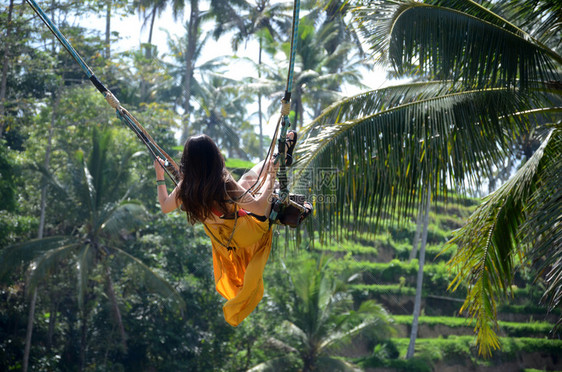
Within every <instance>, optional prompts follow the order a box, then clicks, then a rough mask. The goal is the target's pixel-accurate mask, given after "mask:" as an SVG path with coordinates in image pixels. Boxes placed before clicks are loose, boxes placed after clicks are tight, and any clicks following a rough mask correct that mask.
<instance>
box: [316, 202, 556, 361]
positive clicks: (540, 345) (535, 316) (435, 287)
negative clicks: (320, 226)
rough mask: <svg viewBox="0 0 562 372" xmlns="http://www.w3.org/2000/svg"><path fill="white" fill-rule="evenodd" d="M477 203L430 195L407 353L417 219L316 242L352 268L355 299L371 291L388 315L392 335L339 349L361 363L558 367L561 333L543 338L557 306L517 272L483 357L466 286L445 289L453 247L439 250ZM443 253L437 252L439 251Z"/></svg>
mask: <svg viewBox="0 0 562 372" xmlns="http://www.w3.org/2000/svg"><path fill="white" fill-rule="evenodd" d="M475 206H476V201H475V200H466V199H462V200H460V199H451V198H450V199H449V200H448V202H447V203H446V204H445V203H443V202H435V203H433V205H432V212H431V213H430V224H429V229H428V246H427V248H426V263H425V269H424V282H423V296H422V316H421V318H420V328H419V333H418V340H417V342H416V353H415V357H414V359H412V360H409V361H405V360H404V355H405V353H406V350H407V347H408V343H409V336H410V329H411V328H410V327H411V323H412V315H411V314H412V310H413V305H414V296H415V291H416V289H415V288H416V276H417V270H418V261H417V259H413V260H411V261H410V260H409V256H410V252H411V249H412V241H413V238H414V235H415V230H416V226H415V221H412V222H410V223H405V224H404V225H403V226H401V227H397V228H386V229H384V230H383V231H382V232H381V233H379V234H377V235H376V236H372V234H368V233H363V234H357V235H356V236H354V237H353V238H350V239H349V240H346V241H344V242H342V243H331V244H323V245H321V244H317V245H316V246H315V249H316V250H320V251H324V252H330V253H331V254H334V255H336V256H337V257H338V259H337V263H334V265H335V266H336V267H338V268H340V269H341V270H344V272H345V274H346V275H348V276H351V275H355V279H354V280H353V282H352V283H353V284H351V286H352V293H353V296H354V299H355V300H356V302H358V303H359V302H361V301H363V300H367V299H375V300H377V301H378V302H379V303H381V304H383V305H384V306H385V307H386V309H387V310H388V311H389V312H390V313H391V314H392V315H393V316H394V321H395V324H396V329H397V332H396V335H395V337H394V338H392V339H391V342H389V343H388V344H387V345H386V346H384V347H381V346H380V345H379V346H377V347H376V348H374V343H372V342H370V341H369V340H361V339H357V340H354V342H353V344H352V345H351V346H350V347H349V348H348V349H346V350H344V351H342V355H344V356H346V357H348V358H352V359H353V360H354V362H355V363H357V364H359V365H361V366H362V367H363V368H364V369H365V370H367V371H383V370H384V371H386V370H388V371H391V370H405V371H431V370H434V371H464V370H471V371H473V370H494V371H495V370H501V371H522V370H525V369H537V370H556V369H558V370H562V341H561V340H555V339H547V336H548V335H549V333H550V331H551V329H552V328H553V324H554V322H555V321H556V319H557V316H558V315H557V314H550V315H548V314H546V311H545V308H544V307H541V306H539V300H540V297H541V294H542V287H541V286H540V285H538V284H535V285H532V279H531V277H530V276H529V277H525V275H527V274H518V275H517V277H516V278H515V283H514V287H513V293H514V295H513V298H512V299H510V300H509V301H505V302H504V303H503V304H502V305H501V306H500V307H499V308H498V318H499V320H500V330H499V335H500V337H501V343H502V349H501V351H497V352H495V353H494V355H493V357H492V358H490V359H488V360H485V359H482V358H480V357H478V352H477V348H476V346H475V338H474V336H473V328H474V327H473V326H472V325H471V323H470V322H469V321H468V320H467V319H465V318H463V317H461V316H460V315H459V309H460V307H461V305H462V303H463V299H464V295H465V293H466V291H465V288H460V289H458V290H457V291H456V292H453V293H451V292H448V291H447V286H448V284H449V282H450V280H451V278H452V275H453V273H451V272H450V271H449V269H448V267H447V265H446V262H447V260H448V259H449V258H450V257H451V254H452V250H451V251H445V252H442V250H443V247H444V243H445V242H446V241H447V240H448V238H449V236H450V233H451V231H453V230H454V229H456V228H458V227H460V226H461V224H462V223H463V221H464V220H465V219H466V218H467V217H468V216H469V215H470V213H471V211H472V210H473V209H474V207H475ZM440 253H441V254H440Z"/></svg>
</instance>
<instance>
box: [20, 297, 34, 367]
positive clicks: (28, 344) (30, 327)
mask: <svg viewBox="0 0 562 372" xmlns="http://www.w3.org/2000/svg"><path fill="white" fill-rule="evenodd" d="M36 303H37V287H35V288H34V289H33V294H32V295H31V302H30V304H29V313H28V315H27V332H26V333H25V349H24V351H23V366H22V371H23V372H27V368H28V367H29V353H30V351H31V334H32V333H33V319H34V318H35V304H36Z"/></svg>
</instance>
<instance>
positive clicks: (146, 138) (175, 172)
mask: <svg viewBox="0 0 562 372" xmlns="http://www.w3.org/2000/svg"><path fill="white" fill-rule="evenodd" d="M27 3H28V4H29V5H30V6H31V8H32V9H33V10H34V11H35V13H36V14H37V15H38V16H39V18H40V19H41V20H42V21H43V23H45V25H46V26H47V27H48V28H49V30H50V31H51V32H52V33H53V35H54V36H55V37H56V38H57V39H58V40H59V41H60V43H61V44H62V45H63V47H64V48H65V49H66V50H67V51H68V53H69V54H70V55H71V56H72V57H73V58H74V60H75V61H76V62H77V63H78V65H80V67H81V68H82V71H83V72H84V74H85V75H86V76H87V77H88V79H90V81H91V82H92V84H93V85H94V86H95V87H96V89H97V90H98V91H99V92H100V93H102V94H103V95H104V97H105V100H106V101H107V103H108V104H109V105H110V106H111V107H113V108H114V109H115V112H116V114H117V116H118V117H119V118H120V119H121V121H122V122H123V124H125V125H126V126H127V127H128V128H129V129H131V130H132V131H133V132H134V133H135V134H136V135H137V137H138V138H139V139H140V140H141V141H142V142H143V143H144V145H145V146H146V148H147V149H148V151H149V153H150V154H151V155H152V157H153V158H154V159H156V157H158V156H160V157H162V158H164V159H165V160H166V161H165V164H164V166H163V168H164V170H165V172H166V174H167V175H168V177H169V178H170V179H171V180H172V182H174V184H176V185H177V184H178V182H179V180H180V173H179V166H178V165H177V164H176V162H175V161H174V160H173V159H172V158H171V157H170V156H169V155H168V154H167V153H166V152H165V151H164V150H163V149H162V148H161V147H160V146H158V144H157V143H156V142H155V141H154V139H153V138H152V137H151V136H150V134H148V132H147V131H146V129H144V127H143V126H142V125H141V124H140V123H139V122H138V120H137V119H135V117H134V116H133V115H131V114H130V113H129V112H128V111H127V110H126V109H125V108H124V107H123V106H121V104H120V103H119V100H118V99H117V98H116V97H115V96H114V95H113V93H111V91H110V90H109V89H107V88H106V87H105V85H103V83H102V82H101V81H100V80H99V79H98V78H97V77H96V75H95V74H94V73H93V71H92V69H91V68H90V67H89V66H88V65H87V64H86V62H84V60H83V59H82V57H81V56H80V55H79V54H78V52H76V50H75V49H74V48H73V47H72V45H71V44H70V42H69V41H68V40H67V39H66V37H65V36H64V35H63V34H62V32H61V31H60V30H59V28H58V27H57V26H56V25H55V24H54V23H53V22H52V21H51V19H50V18H49V17H48V16H47V15H46V14H45V12H43V9H41V7H40V6H39V5H38V4H37V2H36V1H35V0H27Z"/></svg>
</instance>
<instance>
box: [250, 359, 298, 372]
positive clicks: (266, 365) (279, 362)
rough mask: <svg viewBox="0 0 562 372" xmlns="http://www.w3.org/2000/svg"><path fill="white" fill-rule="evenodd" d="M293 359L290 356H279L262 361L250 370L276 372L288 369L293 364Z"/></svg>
mask: <svg viewBox="0 0 562 372" xmlns="http://www.w3.org/2000/svg"><path fill="white" fill-rule="evenodd" d="M291 362H292V359H291V357H290V356H282V357H279V358H274V359H270V360H268V361H266V362H263V363H260V364H258V365H256V366H254V367H252V368H250V369H249V370H248V372H276V371H283V370H287V368H288V366H289V365H290V364H291Z"/></svg>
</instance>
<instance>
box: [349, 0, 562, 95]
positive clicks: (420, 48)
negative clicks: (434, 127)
mask: <svg viewBox="0 0 562 372" xmlns="http://www.w3.org/2000/svg"><path fill="white" fill-rule="evenodd" d="M357 16H358V18H357V23H358V24H359V25H360V27H361V29H362V30H363V31H364V34H365V37H366V38H367V39H368V41H369V43H370V44H371V45H373V49H374V50H373V51H374V53H375V54H378V55H383V56H384V58H388V60H389V61H390V63H391V64H392V65H393V66H394V68H395V69H396V70H397V71H398V72H399V73H404V72H405V70H404V66H409V63H410V62H411V61H412V60H416V61H417V63H419V72H422V73H424V74H427V75H429V76H431V77H433V78H438V79H452V80H454V81H461V82H462V83H463V84H465V85H468V86H471V87H473V86H477V87H489V86H498V85H508V86H519V87H527V86H529V85H530V84H531V83H532V82H534V81H537V80H542V81H547V80H557V79H558V73H557V72H556V67H555V66H556V65H557V64H558V65H560V64H562V56H560V55H558V54H556V53H555V52H554V51H552V50H550V49H549V48H548V47H546V46H544V45H542V44H540V43H539V42H537V41H536V40H534V39H532V38H531V37H530V36H529V35H527V34H525V33H524V32H523V31H521V30H520V29H518V28H517V27H515V26H514V25H512V24H510V23H508V22H507V21H505V20H504V19H502V18H501V17H499V16H497V15H495V14H494V13H492V12H491V11H489V10H488V9H486V8H484V7H482V6H481V5H479V4H477V3H474V2H472V1H460V0H458V1H455V0H452V1H428V2H426V3H420V2H414V1H396V2H395V1H388V2H383V5H381V6H378V5H376V6H374V7H373V8H372V9H370V8H368V7H362V8H359V9H358V10H357ZM387 51H388V55H386V53H387Z"/></svg>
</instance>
